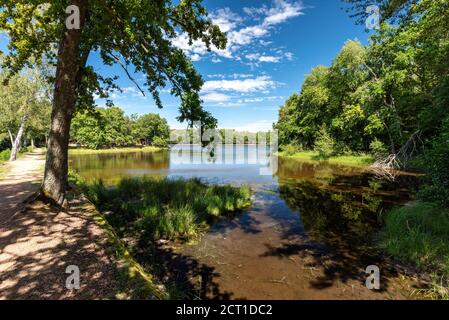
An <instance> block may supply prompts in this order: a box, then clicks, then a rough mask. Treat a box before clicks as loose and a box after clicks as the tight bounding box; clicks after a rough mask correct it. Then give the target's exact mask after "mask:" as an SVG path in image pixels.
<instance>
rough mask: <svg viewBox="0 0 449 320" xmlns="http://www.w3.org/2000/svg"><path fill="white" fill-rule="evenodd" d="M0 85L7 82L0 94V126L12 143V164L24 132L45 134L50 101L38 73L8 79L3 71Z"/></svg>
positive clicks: (28, 73) (32, 71)
mask: <svg viewBox="0 0 449 320" xmlns="http://www.w3.org/2000/svg"><path fill="white" fill-rule="evenodd" d="M0 81H7V84H5V85H3V87H2V90H1V91H0V124H1V128H5V129H6V130H7V133H8V136H9V138H10V140H11V146H12V148H11V157H10V161H15V160H16V158H17V154H18V152H19V150H20V148H21V145H22V140H23V138H24V136H25V135H26V131H27V129H31V130H32V131H34V132H36V131H38V130H41V129H42V130H45V129H44V128H46V123H47V122H46V119H44V117H45V115H48V110H49V108H50V100H49V99H48V95H47V94H48V91H47V88H46V85H45V81H44V80H43V79H42V76H41V74H40V73H39V70H38V69H27V70H25V71H23V72H22V73H20V74H16V75H14V76H13V77H11V78H9V79H6V75H5V71H4V70H3V72H2V74H1V75H0ZM32 133H33V132H30V134H31V137H30V138H31V139H33V138H34V135H33V134H32Z"/></svg>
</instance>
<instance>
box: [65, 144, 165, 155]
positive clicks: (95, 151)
mask: <svg viewBox="0 0 449 320" xmlns="http://www.w3.org/2000/svg"><path fill="white" fill-rule="evenodd" d="M159 150H162V148H159V147H152V146H148V147H142V148H138V147H133V148H111V149H87V148H81V149H69V154H71V155H84V154H99V153H124V152H154V151H159Z"/></svg>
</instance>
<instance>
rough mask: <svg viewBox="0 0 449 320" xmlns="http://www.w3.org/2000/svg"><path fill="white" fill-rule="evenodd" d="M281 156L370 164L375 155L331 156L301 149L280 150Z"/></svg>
mask: <svg viewBox="0 0 449 320" xmlns="http://www.w3.org/2000/svg"><path fill="white" fill-rule="evenodd" d="M278 155H279V156H280V157H288V158H294V159H298V160H303V161H326V162H328V163H331V164H340V165H347V166H357V167H359V166H369V165H371V164H373V163H374V161H375V159H374V157H372V156H370V155H365V154H362V155H341V156H331V157H328V158H327V157H326V158H324V157H322V156H320V154H319V153H318V152H315V151H301V152H296V153H293V154H292V153H288V152H285V151H284V152H279V153H278Z"/></svg>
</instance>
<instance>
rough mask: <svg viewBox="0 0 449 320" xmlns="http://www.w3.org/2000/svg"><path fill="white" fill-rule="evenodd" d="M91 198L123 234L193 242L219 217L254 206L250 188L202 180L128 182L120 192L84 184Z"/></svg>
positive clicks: (118, 188) (119, 186)
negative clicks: (208, 182) (206, 182)
mask: <svg viewBox="0 0 449 320" xmlns="http://www.w3.org/2000/svg"><path fill="white" fill-rule="evenodd" d="M83 189H84V192H85V193H86V194H87V196H88V198H89V199H90V200H91V201H92V202H93V203H94V204H95V205H96V206H97V207H98V208H99V209H100V210H101V211H103V212H110V213H109V214H107V219H108V221H109V222H110V223H111V225H112V226H113V227H114V228H115V229H116V230H117V231H118V232H120V233H121V234H122V235H132V236H138V237H140V236H144V237H149V238H151V239H161V238H162V239H170V240H175V239H184V240H190V239H193V238H196V237H198V236H199V235H201V234H202V233H203V232H204V231H205V230H207V228H208V226H209V225H210V223H211V222H213V221H214V220H215V219H216V218H217V217H222V216H232V215H233V214H235V213H236V212H237V211H239V210H241V209H244V208H246V207H248V206H249V205H250V204H251V191H250V189H249V188H248V187H232V186H216V185H207V184H205V183H203V182H201V181H200V180H199V179H190V180H183V179H178V180H170V179H152V178H126V179H123V180H121V181H120V182H119V183H118V185H117V186H116V187H114V188H108V187H106V186H105V185H104V184H103V183H102V182H101V181H99V182H96V183H93V184H84V187H83Z"/></svg>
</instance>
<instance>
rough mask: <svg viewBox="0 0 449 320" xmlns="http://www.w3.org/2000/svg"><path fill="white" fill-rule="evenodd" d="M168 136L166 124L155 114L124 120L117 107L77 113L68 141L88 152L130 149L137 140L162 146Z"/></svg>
mask: <svg viewBox="0 0 449 320" xmlns="http://www.w3.org/2000/svg"><path fill="white" fill-rule="evenodd" d="M169 137H170V128H169V127H168V125H167V121H166V120H165V119H163V118H161V117H160V116H159V115H157V114H151V113H150V114H145V115H141V116H138V117H136V116H133V117H128V116H126V115H125V114H124V112H123V110H122V109H120V108H119V107H110V108H96V109H93V110H88V111H81V112H79V113H78V114H77V115H76V116H75V117H74V118H73V120H72V126H71V138H72V141H73V142H76V143H79V144H81V145H84V146H87V147H88V148H91V149H98V148H101V147H109V148H111V147H114V148H115V147H125V146H133V145H135V144H137V143H141V141H144V142H145V143H146V142H149V143H150V144H151V145H153V146H157V147H166V146H167V144H168V140H169Z"/></svg>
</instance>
